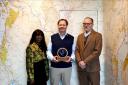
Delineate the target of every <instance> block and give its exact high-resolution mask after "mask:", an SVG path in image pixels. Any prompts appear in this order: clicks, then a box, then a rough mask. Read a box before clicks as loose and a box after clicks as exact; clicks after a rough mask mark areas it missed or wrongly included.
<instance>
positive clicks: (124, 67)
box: [103, 0, 128, 85]
mask: <svg viewBox="0 0 128 85" xmlns="http://www.w3.org/2000/svg"><path fill="white" fill-rule="evenodd" d="M103 20H104V23H103V24H104V32H103V34H104V51H105V54H104V59H105V68H104V69H105V83H106V84H107V85H128V0H103Z"/></svg>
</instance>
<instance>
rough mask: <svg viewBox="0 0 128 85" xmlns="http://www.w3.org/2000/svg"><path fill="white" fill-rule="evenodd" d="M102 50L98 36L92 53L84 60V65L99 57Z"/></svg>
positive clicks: (100, 36)
mask: <svg viewBox="0 0 128 85" xmlns="http://www.w3.org/2000/svg"><path fill="white" fill-rule="evenodd" d="M101 50H102V35H101V34H99V35H98V36H97V37H96V42H95V48H94V50H93V52H92V53H91V54H90V55H89V56H88V57H87V58H86V59H85V60H84V62H85V63H88V62H90V61H92V60H93V59H95V58H97V57H99V56H100V54H101Z"/></svg>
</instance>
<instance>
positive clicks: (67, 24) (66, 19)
mask: <svg viewBox="0 0 128 85" xmlns="http://www.w3.org/2000/svg"><path fill="white" fill-rule="evenodd" d="M60 21H65V22H66V25H68V20H67V19H59V20H58V22H57V25H59V23H60Z"/></svg>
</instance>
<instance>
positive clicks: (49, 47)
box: [47, 33, 76, 60]
mask: <svg viewBox="0 0 128 85" xmlns="http://www.w3.org/2000/svg"><path fill="white" fill-rule="evenodd" d="M59 35H60V34H59ZM66 35H67V33H65V34H64V35H63V36H61V35H60V38H61V39H62V40H63V39H64V38H65V36H66ZM75 46H76V44H75V42H74V41H73V45H72V54H71V58H72V60H75ZM47 57H48V59H50V60H53V58H54V56H53V54H52V42H51V40H50V42H49V43H48V48H47Z"/></svg>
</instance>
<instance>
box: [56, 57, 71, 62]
mask: <svg viewBox="0 0 128 85" xmlns="http://www.w3.org/2000/svg"><path fill="white" fill-rule="evenodd" d="M56 59H57V60H58V61H63V62H65V61H67V60H68V59H69V57H56Z"/></svg>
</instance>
